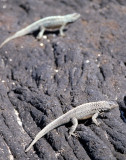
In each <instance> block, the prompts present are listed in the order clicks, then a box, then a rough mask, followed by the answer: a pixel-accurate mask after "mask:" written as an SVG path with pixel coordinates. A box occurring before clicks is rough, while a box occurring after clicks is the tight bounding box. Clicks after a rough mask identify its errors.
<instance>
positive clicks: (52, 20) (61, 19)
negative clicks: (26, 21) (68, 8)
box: [0, 13, 80, 48]
mask: <svg viewBox="0 0 126 160" xmlns="http://www.w3.org/2000/svg"><path fill="white" fill-rule="evenodd" d="M79 17H80V14H79V13H72V14H68V15H64V16H49V17H45V18H42V19H40V20H38V21H36V22H34V23H32V24H30V25H29V26H27V27H25V28H23V29H21V30H19V31H18V32H16V33H15V34H14V35H12V36H10V37H9V38H7V39H5V41H4V42H3V43H2V44H1V45H0V48H1V47H3V45H5V44H6V43H7V42H9V41H10V40H12V39H15V38H18V37H21V36H24V35H27V34H29V33H32V32H34V31H36V30H40V32H39V34H38V36H37V39H38V40H40V39H41V38H42V37H43V34H44V32H45V31H46V30H47V31H55V30H57V29H58V30H59V31H60V35H61V36H64V32H63V30H64V28H65V26H66V25H67V24H68V23H72V22H74V21H76V20H77V19H78V18H79Z"/></svg>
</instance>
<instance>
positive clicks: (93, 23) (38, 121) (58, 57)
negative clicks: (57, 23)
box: [0, 0, 126, 160]
mask: <svg viewBox="0 0 126 160" xmlns="http://www.w3.org/2000/svg"><path fill="white" fill-rule="evenodd" d="M73 12H78V13H80V14H81V18H80V19H79V20H77V21H76V22H75V23H73V24H69V25H68V26H67V27H66V30H65V31H64V33H65V35H66V36H65V37H61V36H60V35H59V32H46V33H45V35H44V38H43V39H42V40H41V41H37V40H36V38H35V37H36V35H37V33H38V32H37V31H36V32H35V33H33V34H30V35H26V36H23V37H20V38H17V39H15V40H12V41H10V42H9V43H7V44H6V45H5V46H4V47H3V48H1V49H0V160H29V159H30V160H116V159H118V160H126V119H125V118H126V25H125V22H126V2H125V1H124V0H111V1H108V0H103V1H99V0H94V1H91V0H85V1H84V0H69V1H68V0H43V1H39V0H37V1H34V0H21V1H17V0H1V1H0V35H1V36H0V43H2V42H3V41H4V40H5V39H6V38H7V37H8V36H10V35H12V34H13V33H15V32H16V31H18V30H20V29H22V28H23V27H25V26H27V25H29V24H31V23H33V22H34V21H36V20H38V19H40V18H42V17H47V16H52V15H65V14H69V13H73ZM113 99H114V100H115V99H117V101H118V103H119V108H116V109H114V110H112V111H110V112H108V113H104V114H103V115H101V116H99V118H98V120H99V121H100V122H101V125H100V126H96V125H95V124H93V123H92V121H91V120H86V121H82V122H79V125H78V127H77V130H76V133H77V135H78V137H77V138H76V137H70V138H68V129H69V127H70V126H71V124H70V123H69V124H66V125H64V126H60V127H58V128H56V129H54V130H52V131H51V132H49V133H48V134H46V135H45V136H44V137H43V138H41V139H40V140H39V141H38V142H37V143H36V144H35V145H34V146H33V148H32V149H31V150H30V151H29V152H28V153H25V148H26V147H27V146H28V145H29V143H30V142H31V141H32V139H34V137H35V135H36V134H37V133H38V132H39V131H40V130H41V129H42V128H43V127H44V126H45V125H47V124H48V123H50V122H51V121H53V120H54V119H56V118H57V117H59V116H60V115H62V114H63V113H66V112H67V111H68V110H70V109H72V108H74V107H76V106H78V105H80V104H83V103H86V102H92V101H99V100H113Z"/></svg>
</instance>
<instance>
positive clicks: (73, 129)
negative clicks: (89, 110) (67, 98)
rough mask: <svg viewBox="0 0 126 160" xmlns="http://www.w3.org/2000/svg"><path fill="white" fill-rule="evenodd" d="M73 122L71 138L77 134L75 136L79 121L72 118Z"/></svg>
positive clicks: (70, 132)
mask: <svg viewBox="0 0 126 160" xmlns="http://www.w3.org/2000/svg"><path fill="white" fill-rule="evenodd" d="M71 122H72V124H73V125H72V126H71V128H70V130H69V137H70V136H71V135H73V136H76V134H74V131H75V130H76V128H77V125H78V120H77V118H75V117H73V118H71Z"/></svg>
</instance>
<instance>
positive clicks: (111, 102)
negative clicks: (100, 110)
mask: <svg viewBox="0 0 126 160" xmlns="http://www.w3.org/2000/svg"><path fill="white" fill-rule="evenodd" d="M108 104H109V107H110V109H112V108H116V107H119V105H118V103H117V102H116V101H108Z"/></svg>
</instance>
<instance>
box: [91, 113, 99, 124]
mask: <svg viewBox="0 0 126 160" xmlns="http://www.w3.org/2000/svg"><path fill="white" fill-rule="evenodd" d="M98 115H99V112H96V113H95V114H94V115H93V116H92V121H93V122H94V123H95V124H96V125H97V126H99V125H100V122H98V121H97V119H96V118H97V117H98Z"/></svg>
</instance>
